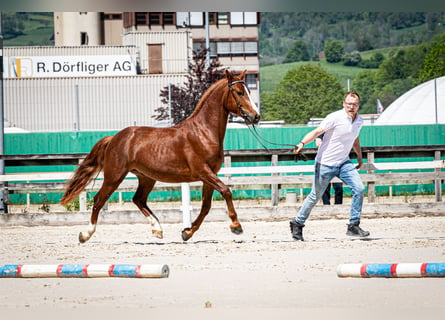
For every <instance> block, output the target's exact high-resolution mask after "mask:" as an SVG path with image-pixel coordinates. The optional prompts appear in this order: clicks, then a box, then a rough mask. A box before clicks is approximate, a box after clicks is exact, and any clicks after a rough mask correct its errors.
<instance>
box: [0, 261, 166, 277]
mask: <svg viewBox="0 0 445 320" xmlns="http://www.w3.org/2000/svg"><path fill="white" fill-rule="evenodd" d="M169 273H170V270H169V267H168V266H167V265H165V264H159V265H149V264H140V265H136V264H59V265H57V264H50V265H41V264H5V265H3V266H1V267H0V278H102V277H121V278H167V277H168V276H169Z"/></svg>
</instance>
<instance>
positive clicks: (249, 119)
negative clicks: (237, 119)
mask: <svg viewBox="0 0 445 320" xmlns="http://www.w3.org/2000/svg"><path fill="white" fill-rule="evenodd" d="M260 119H261V116H260V115H259V114H258V113H255V115H254V116H251V115H250V114H246V117H245V118H244V120H245V121H246V123H247V124H257V123H258V122H260Z"/></svg>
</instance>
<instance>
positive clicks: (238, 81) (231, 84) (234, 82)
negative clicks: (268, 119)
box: [227, 80, 247, 117]
mask: <svg viewBox="0 0 445 320" xmlns="http://www.w3.org/2000/svg"><path fill="white" fill-rule="evenodd" d="M237 83H242V84H243V85H245V84H246V82H245V81H244V80H236V81H232V82H229V83H228V85H229V91H230V93H231V94H232V97H233V99H234V100H235V103H236V106H237V107H238V109H239V112H240V114H241V115H242V116H244V117H245V116H247V113H246V112H245V111H244V110H243V106H242V105H241V103H239V102H238V99H237V98H236V95H235V94H234V93H233V89H232V86H233V85H234V84H237ZM228 98H229V96H227V99H228Z"/></svg>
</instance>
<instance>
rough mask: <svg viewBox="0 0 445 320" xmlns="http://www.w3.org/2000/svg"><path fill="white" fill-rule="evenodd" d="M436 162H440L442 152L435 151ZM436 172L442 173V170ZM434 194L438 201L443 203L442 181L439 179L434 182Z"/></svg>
mask: <svg viewBox="0 0 445 320" xmlns="http://www.w3.org/2000/svg"><path fill="white" fill-rule="evenodd" d="M434 160H440V151H438V150H437V151H434ZM434 171H436V172H440V169H435V170H434ZM434 192H435V194H436V201H437V202H441V201H442V181H441V179H439V178H437V179H435V180H434Z"/></svg>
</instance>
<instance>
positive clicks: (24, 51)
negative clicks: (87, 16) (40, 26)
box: [3, 45, 138, 57]
mask: <svg viewBox="0 0 445 320" xmlns="http://www.w3.org/2000/svg"><path fill="white" fill-rule="evenodd" d="M137 52H138V49H137V47H136V46H134V45H126V46H63V47H58V46H57V47H53V46H40V47H39V46H36V47H29V46H28V47H4V48H3V56H5V57H30V56H90V55H126V54H130V55H136V54H137Z"/></svg>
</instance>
